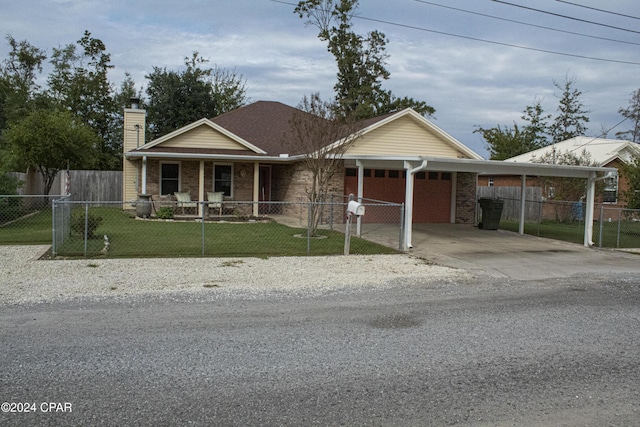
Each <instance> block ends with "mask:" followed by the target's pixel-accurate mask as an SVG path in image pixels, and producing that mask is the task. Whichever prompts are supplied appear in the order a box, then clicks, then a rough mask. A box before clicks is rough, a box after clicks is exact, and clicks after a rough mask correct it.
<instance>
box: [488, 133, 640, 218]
mask: <svg viewBox="0 0 640 427" xmlns="http://www.w3.org/2000/svg"><path fill="white" fill-rule="evenodd" d="M554 154H555V157H557V158H559V157H561V156H563V155H567V154H572V155H575V156H576V157H578V158H581V157H584V156H585V155H586V156H588V158H589V159H590V161H591V162H592V163H593V164H594V165H596V166H600V167H608V168H615V169H616V170H620V167H621V165H622V164H624V163H628V162H629V161H630V160H631V159H632V157H633V156H634V155H640V145H639V144H636V143H634V142H632V141H627V140H621V139H604V138H592V137H586V136H578V137H575V138H571V139H567V140H565V141H562V142H559V143H557V144H552V145H548V146H546V147H542V148H539V149H537V150H533V151H529V152H527V153H524V154H520V155H519V156H515V157H511V158H509V159H506V160H505V162H515V163H537V162H539V161H540V160H541V159H545V160H549V159H551V160H552V161H553V158H554ZM519 181H520V178H519V177H518V176H499V177H494V176H481V177H478V185H479V186H488V187H494V186H495V187H511V186H519V185H520V182H519ZM527 186H530V187H544V183H543V182H542V181H541V180H538V179H530V180H529V181H528V182H527ZM628 188H629V183H628V180H627V179H626V177H625V176H624V175H616V176H614V177H612V179H611V180H609V181H608V182H607V184H606V187H605V189H604V192H603V194H602V196H601V197H600V196H599V197H597V199H598V200H599V201H601V202H602V203H606V204H608V205H610V206H613V207H624V206H626V204H625V202H624V201H622V200H620V198H619V194H620V193H623V192H625V191H627V190H628ZM549 191H550V189H549V188H546V189H545V188H543V194H545V195H546V196H547V197H548V198H553V197H549Z"/></svg>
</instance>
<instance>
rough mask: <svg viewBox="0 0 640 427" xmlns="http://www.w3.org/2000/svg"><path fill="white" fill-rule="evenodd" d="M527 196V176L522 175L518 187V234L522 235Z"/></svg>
mask: <svg viewBox="0 0 640 427" xmlns="http://www.w3.org/2000/svg"><path fill="white" fill-rule="evenodd" d="M526 195H527V175H522V183H521V185H520V224H518V225H519V227H518V233H520V234H521V235H522V234H524V210H525V206H526Z"/></svg>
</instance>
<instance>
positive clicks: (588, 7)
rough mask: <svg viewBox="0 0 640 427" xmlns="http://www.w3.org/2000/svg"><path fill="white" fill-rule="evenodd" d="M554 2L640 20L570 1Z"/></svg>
mask: <svg viewBox="0 0 640 427" xmlns="http://www.w3.org/2000/svg"><path fill="white" fill-rule="evenodd" d="M556 1H557V2H559V3H566V4H570V5H571V6H578V7H583V8H585V9H591V10H596V11H598V12H602V13H609V14H611V15H618V16H624V17H625V18H631V19H638V20H640V18H638V17H637V16H631V15H625V14H624V13H618V12H612V11H610V10H604V9H598V8H597V7H591V6H585V5H583V4H578V3H573V2H570V1H564V0H556Z"/></svg>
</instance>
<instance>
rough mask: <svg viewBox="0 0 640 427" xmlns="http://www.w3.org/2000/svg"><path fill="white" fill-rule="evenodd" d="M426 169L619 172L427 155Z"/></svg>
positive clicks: (579, 173) (574, 175)
mask: <svg viewBox="0 0 640 427" xmlns="http://www.w3.org/2000/svg"><path fill="white" fill-rule="evenodd" d="M425 160H427V165H426V167H425V170H435V171H448V172H472V173H477V174H482V175H528V176H554V177H567V178H590V177H591V175H592V173H594V172H595V173H602V174H606V173H612V174H617V170H616V169H615V168H605V167H597V166H569V165H550V164H545V163H517V162H503V161H499V160H472V159H448V158H437V157H426V158H425Z"/></svg>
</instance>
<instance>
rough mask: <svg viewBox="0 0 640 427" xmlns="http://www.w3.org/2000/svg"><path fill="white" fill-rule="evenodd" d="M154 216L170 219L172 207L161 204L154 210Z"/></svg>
mask: <svg viewBox="0 0 640 427" xmlns="http://www.w3.org/2000/svg"><path fill="white" fill-rule="evenodd" d="M156 218H158V219H172V218H173V209H171V208H170V207H168V206H163V207H161V208H160V209H158V211H157V212H156Z"/></svg>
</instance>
